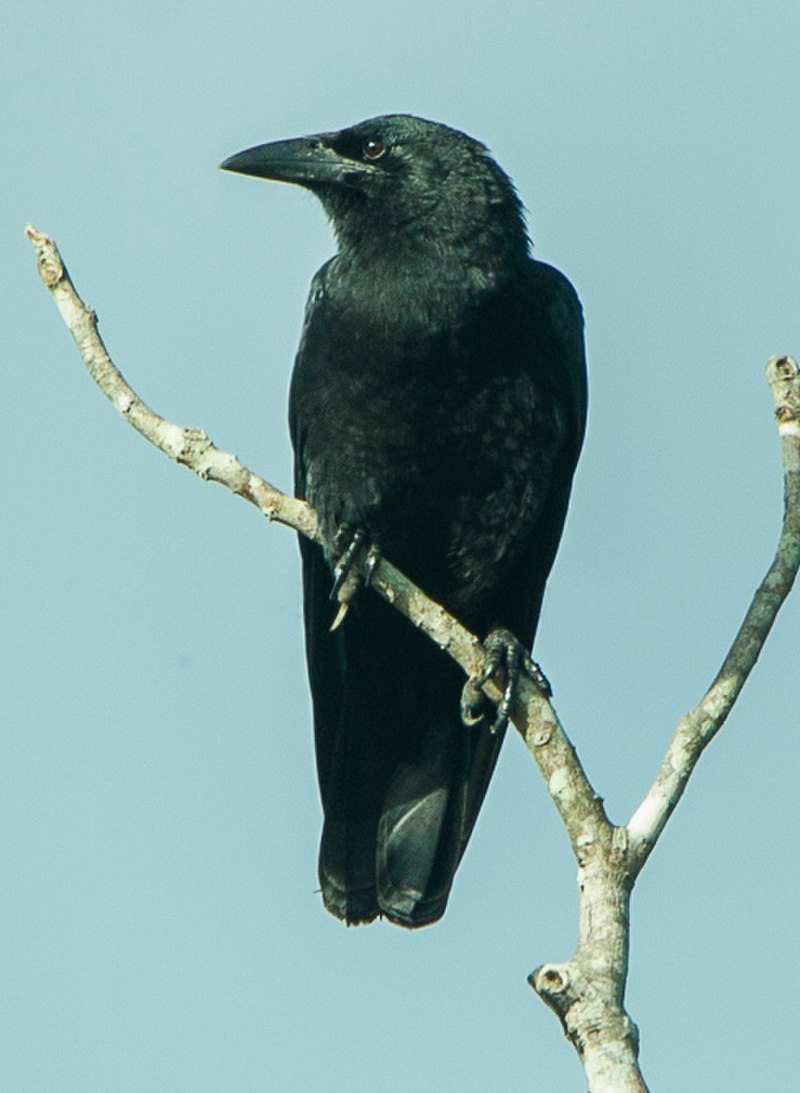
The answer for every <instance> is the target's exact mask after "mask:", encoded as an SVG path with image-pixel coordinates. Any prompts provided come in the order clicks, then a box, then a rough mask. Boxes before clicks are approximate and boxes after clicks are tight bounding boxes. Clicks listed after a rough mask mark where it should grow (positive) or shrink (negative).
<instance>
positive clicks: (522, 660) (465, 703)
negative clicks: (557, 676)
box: [461, 627, 552, 733]
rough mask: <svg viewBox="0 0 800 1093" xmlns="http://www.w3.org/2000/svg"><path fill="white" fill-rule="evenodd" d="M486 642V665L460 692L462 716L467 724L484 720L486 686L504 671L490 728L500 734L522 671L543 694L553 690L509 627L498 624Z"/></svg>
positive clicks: (507, 716) (513, 701) (513, 699)
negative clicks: (503, 683) (503, 684)
mask: <svg viewBox="0 0 800 1093" xmlns="http://www.w3.org/2000/svg"><path fill="white" fill-rule="evenodd" d="M483 644H484V648H485V650H486V657H485V659H484V662H483V668H482V669H481V671H480V672H479V673H478V675H476V676H472V677H471V678H470V679H468V680H467V682H466V683H465V684H464V689H463V691H462V692H461V719H462V721H463V722H464V723H465V724H466V725H474V724H476V723H477V722H478V721H481V720H482V718H483V707H484V704H485V696H484V694H483V690H482V688H483V685H484V683H486V681H487V680H489V679H492V678H493V677H494V676H496V675H498V673H501V672H502V674H503V676H504V677H505V687H504V689H503V697H502V698H501V699H500V701H499V702H498V704H497V712H496V714H495V720H494V724H493V725H492V727H491V731H492V732H493V733H497V732H502V730H503V729H505V727H506V725H507V724H508V719H509V717H510V716H511V713H512V712H513V709H514V706H515V705H516V702H517V696H518V694H519V682H520V677H521V676H522V673H523V672H524V673H525V675H527V676H528V677H529V679H531V680H532V682H533V683H534V684H535V685H536V686H537V687H538V688H539V690H540V691H543V692H544V694H546V695H550V694H551V693H552V690H551V687H550V684H549V683H548V681H547V677H546V676H545V674H544V672H543V671H542V670H541V668H540V667H539V665H538V664H536V663H535V662H534V661H532V660H531V659H530V657H529V656H528V655H527V653H526V652H525V650H524V649H523V648H522V646H521V645H520V643H519V642H518V641H517V639H516V638H515V637H514V635H513V634H512V633H511V631H510V630H506V629H505V628H504V627H497V628H496V629H494V630H492V631H491V632H490V633H489V635H488V637H487V638H486V640H485V642H484V643H483Z"/></svg>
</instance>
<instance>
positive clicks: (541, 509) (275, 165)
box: [222, 114, 586, 927]
mask: <svg viewBox="0 0 800 1093" xmlns="http://www.w3.org/2000/svg"><path fill="white" fill-rule="evenodd" d="M222 166H223V167H224V168H225V169H226V170H230V171H238V172H240V173H242V174H247V175H257V176H259V177H262V178H269V179H277V180H281V181H284V182H293V183H296V184H297V185H300V186H303V187H305V188H306V189H308V190H311V191H312V193H314V194H316V195H317V197H318V198H319V199H320V200H321V202H322V204H323V206H324V208H325V210H326V212H327V213H328V216H329V217H330V219H331V221H332V223H333V227H334V230H335V232H336V236H337V240H338V244H339V252H338V254H337V255H336V256H335V257H334V258H332V259H331V260H330V261H328V262H327V263H326V264H325V265H324V266H323V267H322V269H321V270H320V271H319V272H318V273H317V274H316V276H315V277H314V280H313V282H312V285H311V292H310V296H309V300H308V305H307V309H306V316H305V324H304V327H303V334H302V340H301V344H300V348H299V351H298V354H297V359H296V362H295V368H294V374H293V377H292V385H291V396H290V411H289V414H290V425H291V435H292V442H293V445H294V452H295V488H296V492H297V495H298V496H300V497H304V498H306V499H307V500H308V501H309V503H310V504H311V505H312V506H313V507H314V508H315V509H316V511H317V514H318V517H319V521H320V528H321V532H322V537H323V541H324V544H325V546H324V548H321V547H319V546H317V545H315V544H313V543H311V542H309V541H308V540H305V539H301V543H300V546H301V551H302V558H303V589H304V605H305V626H306V650H307V656H308V671H309V677H310V682H311V691H312V694H313V701H314V723H315V738H316V752H317V770H318V776H319V784H320V791H321V796H322V804H323V809H324V814H325V819H324V828H323V832H322V842H321V847H320V857H319V876H320V883H321V886H322V895H323V899H324V901H325V906H326V907H327V908H328V910H329V911H331V912H332V913H333V914H334V915H337V916H338V917H339V918H342V919H344V920H345V921H346V922H348V923H359V922H370V921H371V920H373V919H374V918H376V917H377V916H379V915H383V916H385V917H386V918H388V919H389V920H391V921H392V922H395V923H399V924H400V925H402V926H409V927H414V926H423V925H426V924H427V923H430V922H434V921H436V919H438V918H439V917H440V916H441V915H442V913H443V912H444V909H445V904H446V903H447V899H448V896H449V893H450V887H451V885H452V882H453V875H454V873H455V870H456V867H457V866H458V863H459V861H460V859H461V856H462V854H463V853H464V849H465V847H466V845H467V841H468V839H469V836H470V833H471V831H472V828H473V825H474V823H475V820H476V818H477V815H478V811H479V809H480V806H481V802H482V800H483V797H484V795H485V793H486V789H487V786H488V783H489V779H490V777H491V774H492V771H493V769H494V765H495V762H496V760H497V755H498V751H499V748H500V744H501V742H502V737H503V730H504V728H505V721H506V712H507V711H506V710H505V709H503V710H501V711H500V714H499V715H498V717H497V722H498V723H497V724H496V725H493V721H494V719H495V713H494V711H493V710H492V709H491V708H485V707H483V708H482V707H481V704H480V702H481V700H480V697H479V692H478V691H477V690H476V688H475V687H472V688H471V689H470V688H467V691H466V692H465V693H466V695H467V699H466V707H467V708H466V711H465V712H466V717H465V720H467V721H468V722H471V723H472V724H471V725H470V727H465V725H464V724H463V723H462V717H461V712H460V711H461V705H460V700H461V692H462V684H463V677H462V676H461V674H460V672H459V670H458V668H457V667H456V666H455V665H454V664H453V663H452V662H451V660H450V659H449V657H447V655H446V654H444V653H443V652H441V651H440V650H439V649H438V648H436V647H435V646H434V644H433V643H432V642H431V641H430V640H429V639H428V638H426V637H425V636H423V635H421V634H420V633H419V632H418V631H417V630H416V629H415V628H414V627H413V626H412V625H410V624H409V623H408V622H407V621H406V620H405V619H404V618H402V617H401V616H400V615H399V614H398V613H396V612H395V611H394V610H393V609H392V608H391V607H389V606H388V605H387V604H385V603H383V602H382V601H381V600H380V599H379V598H378V597H377V596H375V595H374V594H371V593H362V594H361V595H359V596H358V597H357V598H356V599H355V601H354V603H353V605H352V607H351V608H350V611H349V614H348V616H347V618H346V619H345V620H344V622H343V624H342V625H341V626H339V627H338V628H336V629H334V630H333V631H332V630H331V624H332V622H333V620H334V615H335V614H336V604H335V603H332V602H331V595H330V593H331V581H332V574H333V571H334V569H335V567H336V565H337V562H339V563H340V569H341V558H342V554H343V552H344V553H345V554H346V556H347V559H348V560H349V558H350V556H351V555H352V553H353V551H352V550H345V547H346V544H347V543H348V542H349V543H351V544H353V547H354V548H355V547H357V546H359V544H361V543H362V542H363V543H364V544H372V545H373V546H374V547H376V548H377V549H378V550H379V551H380V552H381V553H383V554H384V555H385V556H386V557H387V558H388V559H390V560H391V561H392V562H393V563H394V564H395V565H397V566H398V567H399V568H400V569H401V570H403V571H404V572H405V573H406V574H407V575H408V576H409V577H411V579H412V580H414V581H415V582H417V583H418V584H419V585H421V587H422V588H423V589H424V590H425V591H426V592H427V593H428V594H429V595H430V596H432V597H433V598H434V599H435V600H437V601H439V602H440V603H442V604H444V606H445V607H446V608H447V609H448V610H450V611H451V612H452V613H453V614H454V615H456V616H457V617H458V618H459V619H460V620H461V621H462V622H464V623H465V624H466V625H467V626H468V627H470V628H471V629H472V630H474V631H475V632H477V633H478V634H479V635H481V636H484V635H487V634H488V635H489V639H488V647H489V649H490V660H489V663H488V666H487V671H491V670H492V669H493V668H494V667H499V668H500V669H502V670H503V671H504V673H505V674H506V675H507V676H511V677H512V683H513V677H514V676H515V675H516V672H517V670H518V663H517V660H518V656H517V653H518V650H519V646H518V645H517V644H516V643H515V642H514V641H513V639H512V637H511V635H516V637H517V638H518V639H519V641H520V643H522V646H524V648H525V649H530V647H531V643H532V641H533V636H534V632H535V630H536V624H537V621H538V618H539V611H540V607H541V602H542V595H543V592H544V586H545V581H546V580H547V576H548V574H549V572H550V567H551V566H552V563H553V558H554V556H555V553H556V548H557V546H558V542H559V539H560V537H561V530H562V527H563V523H564V517H565V514H566V510H567V501H568V498H569V492H570V486H571V482H572V475H573V472H574V469H575V464H576V462H577V459H578V453H579V450H580V447H581V442H582V439H583V432H584V424H585V417H586V372H585V363H584V350H583V326H582V317H581V308H580V303H579V301H578V298H577V296H576V294H575V291H574V289H573V288H572V286H571V284H570V283H569V281H568V280H567V279H566V278H565V277H564V276H563V275H562V274H561V273H559V272H558V271H557V270H555V269H553V268H552V267H551V266H548V265H544V264H543V263H541V262H537V261H534V260H533V259H532V258H531V257H530V253H529V242H528V237H527V233H526V230H525V225H524V220H523V214H522V206H521V203H520V201H519V198H518V197H517V194H516V192H515V190H514V187H513V185H512V183H511V181H510V179H509V178H508V176H507V175H506V174H505V173H504V171H503V170H502V169H501V168H500V167H499V166H498V164H497V163H496V162H495V161H494V160H493V159H492V157H491V156H490V154H489V152H488V151H487V149H486V148H485V147H484V145H483V144H480V143H479V142H478V141H476V140H473V139H472V138H470V137H468V136H466V134H464V133H461V132H459V131H457V130H455V129H451V128H449V127H448V126H445V125H440V124H437V123H436V122H431V121H425V120H424V119H422V118H417V117H412V116H410V115H405V114H394V115H389V116H386V117H378V118H372V119H371V120H369V121H364V122H361V123H359V124H358V125H354V126H352V127H351V128H348V129H342V130H340V131H338V132H332V133H320V134H317V135H316V136H309V137H302V138H299V139H296V140H285V141H278V142H275V143H272V144H264V145H260V146H259V147H256V148H250V149H248V150H247V151H244V152H241V153H239V154H238V155H235V156H233V157H232V158H230V159H228V160H226V161H225V163H223V164H222ZM345 568H347V567H345ZM341 575H342V574H341V573H340V577H341ZM508 699H509V703H510V704H513V687H512V690H511V691H510V692H509V694H508ZM487 705H488V704H487ZM493 730H494V731H493ZM493 898H496V896H493Z"/></svg>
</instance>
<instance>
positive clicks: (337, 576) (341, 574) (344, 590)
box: [330, 528, 381, 630]
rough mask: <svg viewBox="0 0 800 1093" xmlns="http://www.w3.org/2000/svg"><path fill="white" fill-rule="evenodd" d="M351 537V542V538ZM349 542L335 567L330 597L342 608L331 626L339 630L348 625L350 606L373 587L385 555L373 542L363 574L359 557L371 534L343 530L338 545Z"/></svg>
mask: <svg viewBox="0 0 800 1093" xmlns="http://www.w3.org/2000/svg"><path fill="white" fill-rule="evenodd" d="M348 536H349V539H348ZM340 542H345V543H346V546H345V547H344V550H343V551H342V553H341V555H340V557H339V559H338V561H337V562H336V565H335V566H334V568H333V585H332V587H331V592H330V598H331V599H332V600H338V601H339V609H338V611H337V612H336V617H335V618H334V620H333V622H332V623H331V627H330V628H331V630H337V629H338V628H339V627H340V626H341V624H342V623H343V622H344V619H345V616H346V615H347V611H348V609H349V607H350V604H351V603H352V602H353V600H354V599H355V598H356V596H357V595H358V593H359V591H360V590H361V589H362V588H369V586H370V584H371V583H372V578H373V576H374V574H375V570H376V568H377V566H378V563H379V562H380V560H381V552H380V550H379V549H378V547H377V546H376V545H375V543H372V544H371V545H370V546H369V547H368V549H367V551H366V555H365V557H364V561H363V567H364V573H363V576H362V574H361V573H360V572H359V571H358V569H356V568H354V567H355V563H356V560H357V558H358V556H359V554H360V553H361V552H362V551H363V550H364V546H365V544H366V542H367V533H366V532H365V531H364V529H363V528H357V529H356V530H355V531H354V532H353V533H352V535H351V534H350V532H349V529H347V528H341V529H340V530H339V534H338V535H337V545H339V543H340Z"/></svg>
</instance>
